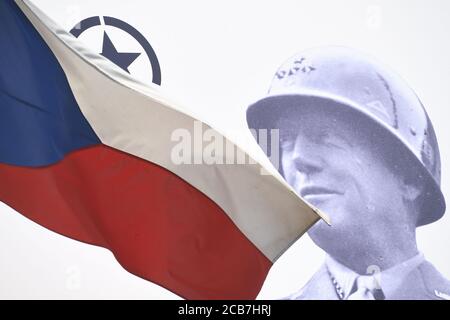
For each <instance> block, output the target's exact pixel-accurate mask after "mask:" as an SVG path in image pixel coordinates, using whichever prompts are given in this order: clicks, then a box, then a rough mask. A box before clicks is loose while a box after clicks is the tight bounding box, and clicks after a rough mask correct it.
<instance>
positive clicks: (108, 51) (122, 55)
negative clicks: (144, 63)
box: [101, 32, 141, 73]
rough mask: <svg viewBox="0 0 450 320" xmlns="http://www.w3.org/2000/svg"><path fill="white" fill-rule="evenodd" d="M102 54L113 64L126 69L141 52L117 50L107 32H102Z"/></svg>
mask: <svg viewBox="0 0 450 320" xmlns="http://www.w3.org/2000/svg"><path fill="white" fill-rule="evenodd" d="M101 55H102V56H104V57H105V58H107V59H109V60H110V61H111V62H113V63H114V64H115V65H117V66H118V67H120V68H121V69H123V70H125V71H126V72H128V73H130V71H128V67H129V66H130V65H131V64H132V63H133V62H134V60H136V59H137V57H139V56H140V55H141V54H140V53H136V52H118V51H117V50H116V47H114V45H113V43H112V41H111V39H110V38H109V36H108V34H107V33H106V32H104V34H103V49H102V53H101Z"/></svg>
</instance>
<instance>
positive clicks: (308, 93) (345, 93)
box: [247, 47, 445, 225]
mask: <svg viewBox="0 0 450 320" xmlns="http://www.w3.org/2000/svg"><path fill="white" fill-rule="evenodd" d="M324 105H327V107H328V108H329V107H333V108H334V109H337V108H341V109H340V110H342V111H345V112H347V113H348V112H350V113H352V114H353V115H357V116H359V118H361V119H365V120H364V121H367V122H368V123H371V124H373V125H374V126H375V127H377V128H378V129H381V130H382V132H383V133H384V132H386V134H387V136H388V139H389V140H390V141H392V142H396V143H398V144H399V146H400V148H402V149H404V150H403V151H404V152H406V154H407V155H409V158H410V160H411V162H410V164H411V165H413V164H415V165H416V166H417V168H418V169H417V171H418V172H417V177H418V178H420V181H422V185H423V187H424V190H423V192H424V193H423V200H424V201H422V208H420V209H421V210H420V216H419V219H418V221H417V225H425V224H428V223H431V222H434V221H436V220H438V219H439V218H441V217H442V215H443V214H444V212H445V200H444V196H443V194H442V192H441V189H440V183H441V163H440V155H439V148H438V143H437V139H436V135H435V132H434V129H433V126H432V124H431V121H430V119H429V117H428V115H427V113H426V111H425V109H424V107H423V105H422V103H421V102H420V100H419V98H418V97H417V96H416V94H415V93H414V91H413V90H412V89H411V88H410V87H409V86H408V85H407V84H406V83H405V81H404V80H403V79H401V78H400V77H399V76H398V75H397V74H395V73H394V72H393V71H391V70H390V69H388V68H387V67H386V66H383V65H382V64H380V63H379V62H378V61H376V60H374V59H373V58H371V57H369V56H367V55H365V54H363V53H360V52H359V51H357V50H354V49H350V48H345V47H320V48H314V49H309V50H306V51H304V52H300V53H298V54H296V55H294V56H293V57H291V58H289V59H288V60H287V61H286V62H285V63H284V64H283V65H282V66H281V67H280V68H279V70H278V71H277V72H276V74H275V75H274V78H273V80H272V84H271V87H270V90H269V93H268V95H267V96H266V97H264V98H262V99H260V100H258V101H257V102H255V103H253V104H252V105H250V106H249V108H248V109H247V122H248V126H249V128H252V129H261V128H276V122H277V121H278V119H279V118H280V115H281V114H283V109H286V108H287V107H291V108H292V106H294V108H296V109H297V108H298V112H302V111H304V110H303V108H306V107H307V106H308V107H309V108H312V109H314V108H323V106H324Z"/></svg>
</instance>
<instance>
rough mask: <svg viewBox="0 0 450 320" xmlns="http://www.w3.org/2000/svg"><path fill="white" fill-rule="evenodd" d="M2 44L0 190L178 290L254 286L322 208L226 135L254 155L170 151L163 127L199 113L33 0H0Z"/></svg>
mask: <svg viewBox="0 0 450 320" xmlns="http://www.w3.org/2000/svg"><path fill="white" fill-rule="evenodd" d="M0 53H1V55H0V200H2V201H3V202H4V203H6V204H7V205H9V206H10V207H12V208H13V209H15V210H16V211H18V212H20V213H21V214H23V215H24V216H26V217H27V218H29V219H31V220H33V221H35V222H37V223H39V224H40V225H42V226H45V227H46V228H48V229H50V230H53V231H55V232H57V233H60V234H62V235H65V236H68V237H70V238H73V239H76V240H79V241H82V242H85V243H88V244H93V245H97V246H102V247H105V248H107V249H109V250H111V251H112V252H113V253H114V255H115V257H116V259H117V260H118V261H119V263H120V264H121V265H122V266H123V267H124V268H125V269H126V270H128V271H129V272H131V273H133V274H135V275H137V276H140V277H142V278H144V279H147V280H150V281H152V282H154V283H157V284H159V285H161V286H163V287H165V288H167V289H169V290H171V291H172V292H174V293H176V294H178V295H180V296H182V297H184V298H187V299H254V298H255V297H256V295H257V294H258V292H259V290H260V288H261V286H262V284H263V282H264V279H265V277H266V275H267V273H268V271H269V269H270V267H271V265H272V264H273V263H274V262H275V260H276V259H277V258H278V257H279V256H280V255H281V254H282V253H283V252H284V251H285V250H286V249H287V248H288V247H289V246H290V245H291V244H292V243H293V242H294V241H295V240H296V239H298V238H299V237H300V236H301V235H302V234H303V233H304V232H305V231H306V230H307V229H308V228H309V227H310V226H311V225H312V224H313V223H314V222H316V221H317V219H318V218H319V213H318V212H317V211H316V210H315V209H313V208H311V207H310V206H308V205H307V204H306V203H305V202H303V201H302V199H301V198H300V197H298V196H297V195H296V194H295V192H294V191H293V190H292V189H291V188H290V187H289V186H288V185H287V184H286V182H285V181H284V180H283V179H282V178H281V176H279V175H277V172H276V170H275V169H274V168H273V167H271V166H270V162H267V161H266V162H264V161H265V160H264V159H263V156H262V154H264V153H263V152H262V151H261V150H259V149H256V148H255V150H256V151H257V152H256V151H255V152H253V151H252V152H251V153H250V152H249V151H248V150H244V149H243V148H241V147H239V146H237V145H236V144H233V142H231V141H229V140H228V139H226V138H225V137H223V136H222V137H223V138H224V141H227V142H228V143H230V144H231V145H233V146H234V147H235V148H236V150H238V151H240V152H243V153H244V154H245V155H246V156H248V157H252V159H256V160H255V161H254V162H253V163H248V164H204V163H200V164H181V165H180V164H176V163H174V161H172V160H171V150H172V148H173V144H171V140H170V139H171V134H172V133H173V132H174V130H177V129H180V128H182V129H184V130H188V131H189V132H191V133H192V135H193V134H194V127H195V126H194V122H195V121H198V117H194V116H193V115H192V114H190V113H189V112H188V111H186V110H187V109H185V108H183V107H181V106H178V105H177V104H175V103H172V102H170V101H169V99H167V98H166V97H164V96H162V95H161V93H160V92H159V91H158V87H157V86H155V87H152V86H148V85H144V84H142V83H140V82H138V81H137V80H135V79H133V78H132V77H131V76H130V75H129V74H128V73H127V72H125V71H124V70H122V69H121V68H119V67H118V66H116V65H115V64H113V63H112V62H111V61H109V60H108V59H106V58H105V57H103V56H101V55H99V54H96V53H93V52H91V51H89V50H87V49H86V48H85V47H84V46H83V45H82V44H81V43H80V42H79V40H77V39H76V38H75V37H74V36H72V35H71V34H70V33H68V32H66V31H64V30H62V29H61V28H60V27H59V26H57V25H56V24H55V23H54V22H52V21H51V20H50V19H49V18H48V17H47V16H46V15H45V14H44V13H43V12H41V11H40V10H39V9H38V8H36V7H35V6H34V5H33V4H32V3H31V2H30V1H27V0H16V1H13V0H1V1H0ZM202 125H203V127H204V128H209V129H211V130H213V128H211V127H210V126H208V125H207V124H206V123H204V122H202ZM217 135H220V133H218V132H217ZM255 145H256V146H257V144H256V142H255ZM194 152H197V151H195V150H194ZM194 156H195V155H194ZM223 156H224V157H226V156H227V155H226V154H224V155H223ZM226 163H228V162H226ZM263 163H264V164H263ZM262 171H265V172H266V173H268V174H262V173H261V172H262Z"/></svg>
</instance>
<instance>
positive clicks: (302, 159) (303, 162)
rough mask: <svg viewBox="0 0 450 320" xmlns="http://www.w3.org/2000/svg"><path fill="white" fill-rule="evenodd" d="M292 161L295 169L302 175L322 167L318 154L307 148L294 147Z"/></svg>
mask: <svg viewBox="0 0 450 320" xmlns="http://www.w3.org/2000/svg"><path fill="white" fill-rule="evenodd" d="M293 161H294V165H295V168H296V170H297V171H298V172H300V173H302V174H304V175H310V174H312V173H316V172H319V171H321V170H322V168H323V164H322V161H321V158H320V156H319V155H317V154H316V152H314V151H313V150H311V149H309V148H300V147H298V148H297V147H296V148H295V150H294V154H293Z"/></svg>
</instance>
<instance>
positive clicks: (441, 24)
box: [0, 0, 450, 299]
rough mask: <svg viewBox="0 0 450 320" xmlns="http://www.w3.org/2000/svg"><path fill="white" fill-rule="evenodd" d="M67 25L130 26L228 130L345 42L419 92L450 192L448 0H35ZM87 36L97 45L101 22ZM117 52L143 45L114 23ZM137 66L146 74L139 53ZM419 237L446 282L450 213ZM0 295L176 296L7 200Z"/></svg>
mask: <svg viewBox="0 0 450 320" xmlns="http://www.w3.org/2000/svg"><path fill="white" fill-rule="evenodd" d="M32 1H33V2H34V3H35V4H36V5H38V6H39V7H40V8H41V9H42V10H43V11H44V12H45V13H46V14H48V15H49V16H50V17H51V18H53V19H54V20H55V21H56V22H58V23H59V24H60V25H61V26H63V27H64V28H65V29H66V30H69V29H71V28H72V27H73V26H74V25H75V24H76V23H77V22H78V21H80V20H82V19H84V18H86V17H90V16H102V15H109V16H113V17H116V18H119V19H121V20H124V21H126V22H128V23H129V24H131V25H133V26H134V27H135V28H137V29H138V30H139V31H140V32H142V33H143V34H144V36H145V37H146V38H147V39H148V40H149V41H150V43H151V45H152V46H153V48H154V49H155V51H156V53H157V55H158V58H159V60H160V64H161V69H162V88H161V90H163V91H165V92H167V93H168V94H169V95H170V96H171V98H172V99H175V100H177V101H179V102H181V103H182V104H184V105H188V106H190V108H195V109H197V110H201V111H203V112H204V113H205V114H206V115H207V117H208V119H209V123H211V124H213V125H214V126H216V127H217V128H218V129H219V130H221V131H222V132H224V133H225V134H228V135H229V136H230V137H232V136H233V135H237V134H239V129H242V128H243V127H244V126H245V109H246V106H247V105H248V104H249V103H251V102H252V101H254V100H256V99H257V98H260V97H262V96H263V95H264V94H265V93H266V92H267V89H268V86H269V83H270V80H271V78H272V75H273V73H274V72H275V70H276V69H277V67H278V66H279V64H281V62H282V61H284V60H285V59H286V58H288V57H289V56H291V55H292V54H294V53H295V52H297V51H300V50H302V49H305V48H309V47H313V46H318V45H346V46H350V47H354V48H358V49H360V50H363V51H365V52H368V53H370V54H372V55H374V56H375V57H377V58H378V59H379V60H381V61H383V62H385V63H386V64H388V65H390V66H391V67H392V68H394V69H395V70H396V71H397V72H398V73H399V74H400V75H401V76H402V77H403V78H405V79H406V80H407V82H408V83H409V84H410V85H411V86H412V88H414V90H415V91H416V93H417V94H418V95H419V97H420V98H421V100H422V102H423V103H424V105H425V107H426V109H427V111H428V114H429V116H430V118H431V120H432V122H433V124H434V127H435V130H436V134H437V136H438V141H439V143H440V148H441V158H442V163H443V165H442V166H443V168H442V189H443V193H444V195H445V196H446V198H447V201H450V200H449V197H448V196H449V191H450V184H449V182H450V160H448V159H450V143H449V138H450V126H449V125H448V121H449V119H450V111H449V109H450V88H449V84H450V46H449V41H448V31H449V30H450V2H449V1H448V0H432V1H430V0H428V1H425V0H421V1H419V0H415V1H413V0H395V1H393V0H385V1H381V0H378V1H377V0H372V1H366V0H364V1H362V0H340V1H335V0H327V1H325V0H314V1H312V0H309V1H306V0H296V1H261V0H259V1H248V0H247V1H230V0H228V1H221V2H219V1H207V0H204V1H200V0H190V1H181V0H180V1H173V0H169V1H168V0H161V1H144V0H141V1H139V0H127V1H121V0H114V1H112V0H94V1H92V0H89V1H87V0H84V1H80V0H79V1H74V0H58V1H55V0H32ZM98 28H99V29H98V31H97V35H96V34H95V32H94V31H92V33H91V34H88V33H86V34H85V35H84V38H83V39H82V37H80V40H81V41H84V42H85V43H86V44H87V45H88V46H90V47H91V48H92V49H94V50H96V51H97V52H100V51H101V39H102V37H101V34H102V29H101V28H102V27H98ZM110 32H111V34H110V36H111V38H112V41H113V43H114V44H115V45H116V47H117V49H118V50H119V51H136V49H137V50H139V46H137V44H136V43H133V40H132V39H129V38H127V37H126V35H123V34H120V32H114V31H112V30H108V33H110ZM130 71H131V73H132V74H133V75H134V76H136V77H138V78H140V79H142V80H143V81H147V82H148V81H150V80H149V79H150V76H149V65H148V62H146V61H145V56H143V55H142V56H141V57H139V58H138V60H136V62H135V63H134V64H133V65H132V66H131V68H130ZM418 244H419V247H420V250H422V251H423V252H424V254H425V256H426V258H427V259H429V260H430V261H431V262H432V263H433V264H434V265H435V266H436V267H437V268H438V269H439V270H440V271H441V272H442V273H443V274H444V275H445V276H446V277H447V278H450V250H449V249H448V247H449V245H450V216H449V215H448V214H447V215H445V216H444V218H443V219H441V220H440V221H438V222H436V223H434V224H432V225H429V226H425V227H421V228H419V229H418ZM322 259H323V253H322V252H321V251H320V250H319V249H318V248H317V247H315V245H314V244H313V243H312V242H311V240H310V239H309V238H308V237H307V236H304V237H302V239H300V240H299V241H298V242H297V243H296V244H295V245H294V246H293V247H291V249H290V250H288V252H287V253H286V254H284V255H283V256H282V257H281V258H280V260H278V262H277V263H276V264H275V265H274V267H273V268H272V270H271V272H270V274H269V276H268V278H267V281H266V283H265V285H264V287H263V289H262V291H261V293H260V295H259V298H268V299H271V298H279V297H282V296H284V295H286V294H288V293H290V292H292V291H296V290H298V289H299V288H301V287H302V285H303V284H304V283H305V281H307V280H308V279H309V277H310V276H311V275H312V274H313V273H314V271H315V270H316V269H317V268H318V266H319V265H320V264H321V262H322ZM0 298H3V299H5V298H6V299H10V298H37V299H40V298H63V299H66V298H68V299H71V298H100V299H103V298H125V299H126V298H144V299H171V298H178V297H177V296H176V295H174V294H172V293H170V292H169V291H167V290H165V289H163V288H161V287H158V286H156V285H154V284H152V283H150V282H148V281H145V280H142V279H140V278H138V277H136V276H133V275H131V274H130V273H128V272H127V271H125V270H124V269H123V268H122V267H121V266H120V265H119V264H118V263H117V261H116V260H115V259H114V257H113V255H112V254H111V253H110V252H109V251H107V250H106V249H102V248H98V247H94V246H90V245H87V244H83V243H80V242H77V241H74V240H71V239H68V238H66V237H63V236H60V235H57V234H55V233H53V232H51V231H48V230H46V229H45V228H42V227H40V226H39V225H37V224H35V223H33V222H31V221H29V220H27V219H26V218H24V217H23V216H21V215H20V214H19V213H17V212H15V211H14V210H12V209H10V208H9V207H7V206H6V205H4V204H3V203H0Z"/></svg>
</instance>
